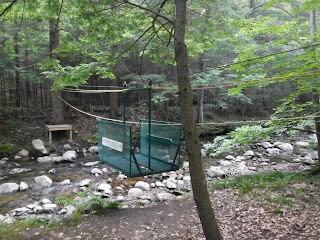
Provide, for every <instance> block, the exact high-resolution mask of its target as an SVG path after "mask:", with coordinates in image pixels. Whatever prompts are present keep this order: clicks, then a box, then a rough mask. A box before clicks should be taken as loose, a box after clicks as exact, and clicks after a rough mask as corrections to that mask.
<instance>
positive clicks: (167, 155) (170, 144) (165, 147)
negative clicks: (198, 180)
mask: <svg viewBox="0 0 320 240" xmlns="http://www.w3.org/2000/svg"><path fill="white" fill-rule="evenodd" d="M148 123H149V121H148V120H147V119H142V120H140V154H139V155H136V157H137V160H138V162H139V164H141V165H143V166H145V167H147V168H150V169H152V170H153V171H155V172H165V171H170V170H176V169H178V168H179V164H180V154H179V153H180V152H179V150H180V135H181V125H177V124H174V123H170V122H162V121H154V120H152V121H151V130H150V134H149V124H148ZM149 139H150V141H149ZM149 143H150V147H149ZM149 151H150V152H149ZM149 156H150V157H149Z"/></svg>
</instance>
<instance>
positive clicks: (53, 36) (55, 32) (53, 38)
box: [49, 19, 64, 124]
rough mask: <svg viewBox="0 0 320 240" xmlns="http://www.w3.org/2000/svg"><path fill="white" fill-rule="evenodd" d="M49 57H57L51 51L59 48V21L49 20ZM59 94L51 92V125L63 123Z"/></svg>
mask: <svg viewBox="0 0 320 240" xmlns="http://www.w3.org/2000/svg"><path fill="white" fill-rule="evenodd" d="M49 30H50V37H49V56H50V59H52V60H53V59H58V56H57V54H56V53H54V52H53V51H54V50H55V49H56V48H57V47H58V46H59V40H60V39H59V19H51V20H50V21H49ZM60 96H61V92H58V91H51V105H52V123H53V124H60V123H62V122H63V121H64V116H63V104H62V101H61V100H60V98H59V97H60Z"/></svg>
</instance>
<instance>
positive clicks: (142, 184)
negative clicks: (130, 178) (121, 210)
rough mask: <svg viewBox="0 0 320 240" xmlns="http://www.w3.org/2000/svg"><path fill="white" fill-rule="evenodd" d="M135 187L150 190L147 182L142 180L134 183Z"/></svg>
mask: <svg viewBox="0 0 320 240" xmlns="http://www.w3.org/2000/svg"><path fill="white" fill-rule="evenodd" d="M134 187H135V188H140V189H141V190H143V191H149V190H150V185H149V183H147V182H143V181H138V182H136V184H135V185H134Z"/></svg>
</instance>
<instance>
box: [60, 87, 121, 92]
mask: <svg viewBox="0 0 320 240" xmlns="http://www.w3.org/2000/svg"><path fill="white" fill-rule="evenodd" d="M62 91H63V92H75V93H118V92H123V89H121V90H90V89H88V90H85V89H72V88H65V89H63V90H62Z"/></svg>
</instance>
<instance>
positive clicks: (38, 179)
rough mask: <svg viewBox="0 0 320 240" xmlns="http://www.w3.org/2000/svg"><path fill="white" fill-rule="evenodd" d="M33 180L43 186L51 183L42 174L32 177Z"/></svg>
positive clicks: (48, 185)
mask: <svg viewBox="0 0 320 240" xmlns="http://www.w3.org/2000/svg"><path fill="white" fill-rule="evenodd" d="M34 180H35V182H36V183H37V184H39V185H41V186H44V187H50V186H51V185H52V180H51V179H50V178H49V177H47V176H46V175H42V176H39V177H35V178H34Z"/></svg>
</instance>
